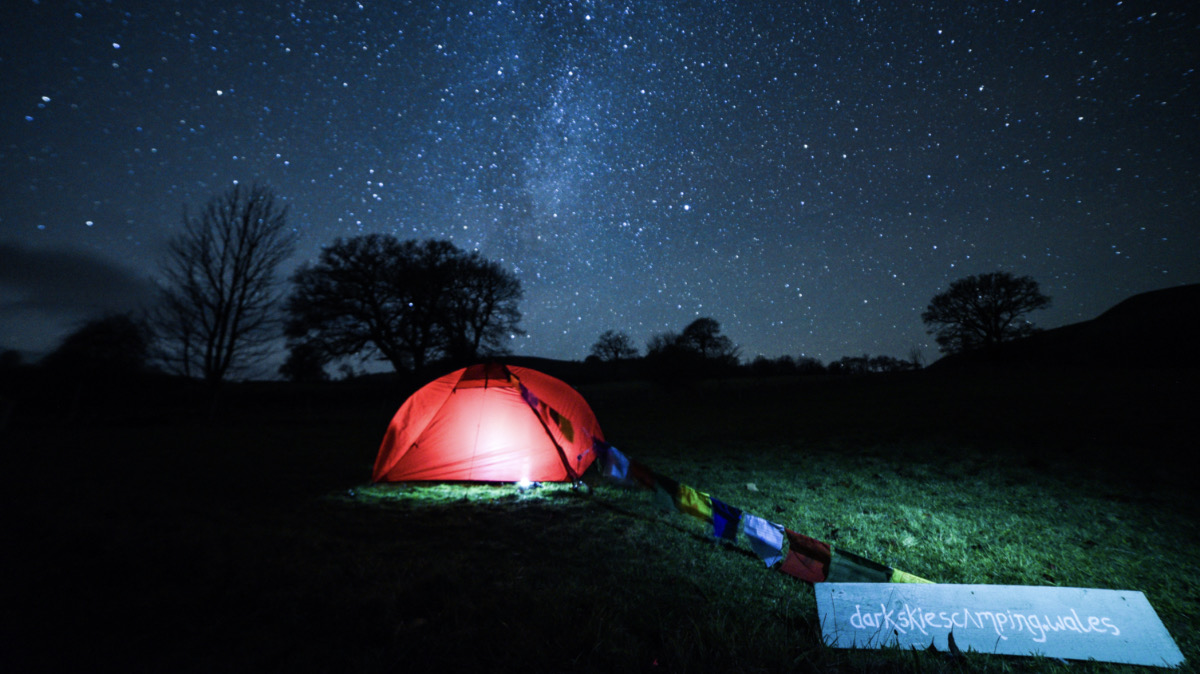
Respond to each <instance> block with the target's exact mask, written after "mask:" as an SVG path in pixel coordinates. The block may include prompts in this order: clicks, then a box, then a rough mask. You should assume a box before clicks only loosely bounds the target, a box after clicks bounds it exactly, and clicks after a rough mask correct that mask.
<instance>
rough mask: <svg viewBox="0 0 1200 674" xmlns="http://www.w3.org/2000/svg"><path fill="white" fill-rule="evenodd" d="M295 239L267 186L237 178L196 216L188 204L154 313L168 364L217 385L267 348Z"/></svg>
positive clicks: (170, 248)
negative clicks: (283, 267) (280, 280)
mask: <svg viewBox="0 0 1200 674" xmlns="http://www.w3.org/2000/svg"><path fill="white" fill-rule="evenodd" d="M295 244H296V235H295V233H294V232H292V231H291V230H289V229H288V226H287V208H286V207H281V206H279V205H277V204H276V202H275V196H274V194H273V193H272V192H271V190H269V189H268V188H265V187H261V186H258V185H255V186H253V187H250V188H245V187H242V186H240V185H235V186H233V187H232V188H230V189H228V190H226V191H225V192H224V193H223V194H221V195H219V196H216V197H214V198H213V199H211V200H210V201H209V202H208V204H207V205H206V206H205V208H204V210H203V211H202V212H201V213H200V215H199V216H196V217H192V216H190V215H189V214H188V212H187V209H186V207H185V208H184V213H183V232H182V233H180V234H179V235H178V236H176V237H174V238H173V239H171V241H170V243H169V244H168V248H167V255H166V259H165V262H164V263H163V267H162V273H163V277H164V280H165V283H164V285H163V286H162V290H161V292H162V297H161V301H160V303H159V305H158V307H157V309H156V311H155V313H154V315H153V325H154V328H155V332H156V334H157V337H158V339H159V340H160V343H161V344H160V345H161V347H162V350H161V354H160V357H161V359H162V361H163V364H164V365H165V366H166V367H167V369H168V370H171V371H173V372H176V373H179V374H183V375H185V376H188V377H199V378H201V379H203V380H204V381H205V382H208V383H209V384H211V385H216V384H219V383H220V382H221V381H223V380H225V379H226V378H227V377H228V376H230V375H231V374H233V373H235V372H240V371H242V370H243V369H244V368H245V367H247V366H249V365H251V364H253V363H255V362H256V361H258V360H259V359H260V358H261V357H262V356H265V355H266V354H267V353H268V352H269V350H270V349H271V348H272V346H273V345H272V344H271V343H270V342H271V341H272V340H273V339H274V338H275V337H276V334H277V333H276V332H275V331H276V330H277V328H278V317H277V314H276V305H277V303H278V301H279V299H280V294H279V289H278V284H277V279H276V277H275V273H276V269H277V268H278V267H279V264H280V263H281V262H283V261H284V260H285V259H286V258H287V257H288V256H289V255H291V253H292V250H293V249H294V248H295Z"/></svg>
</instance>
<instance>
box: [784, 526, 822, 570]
mask: <svg viewBox="0 0 1200 674" xmlns="http://www.w3.org/2000/svg"><path fill="white" fill-rule="evenodd" d="M783 534H784V536H786V537H787V541H788V553H787V556H786V557H784V558H783V564H782V565H781V566H780V567H779V570H780V571H781V572H783V573H786V574H787V575H789V576H792V577H794V578H799V579H800V580H803V581H806V582H809V583H823V582H825V578H826V577H827V576H828V575H829V562H830V551H829V544H828V543H824V542H822V541H818V540H817V539H815V538H810V537H808V536H805V535H804V534H798V533H796V532H795V531H792V530H791V529H784V530H783Z"/></svg>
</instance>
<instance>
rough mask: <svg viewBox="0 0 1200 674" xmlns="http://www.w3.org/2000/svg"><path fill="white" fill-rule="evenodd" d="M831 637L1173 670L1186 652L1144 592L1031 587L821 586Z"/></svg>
mask: <svg viewBox="0 0 1200 674" xmlns="http://www.w3.org/2000/svg"><path fill="white" fill-rule="evenodd" d="M813 588H814V589H815V591H816V595H817V612H818V615H819V616H820V620H821V632H822V635H823V637H824V640H825V643H826V644H828V645H830V646H833V647H835V648H881V647H885V646H889V647H890V646H899V647H901V648H910V647H913V648H918V649H924V648H928V647H929V646H930V645H931V644H932V645H933V647H934V648H936V649H938V650H942V651H948V650H950V637H951V634H953V640H954V645H955V646H956V647H957V648H958V650H960V651H964V652H965V651H967V650H968V649H969V650H972V651H977V652H982V653H999V654H1003V655H1043V656H1046V657H1053V658H1066V659H1071V660H1088V659H1094V660H1099V661H1102V662H1119V663H1124V664H1131V665H1157V666H1160V667H1174V666H1176V665H1179V664H1181V663H1183V654H1182V653H1181V652H1180V651H1179V647H1178V646H1176V645H1175V641H1174V640H1173V639H1171V635H1170V634H1168V633H1167V629H1166V627H1164V626H1163V624H1162V621H1161V620H1160V619H1159V617H1158V614H1157V613H1155V612H1154V609H1153V608H1152V607H1151V606H1150V602H1148V601H1146V596H1145V595H1144V594H1142V593H1141V592H1133V591H1126V590H1089V589H1084V588H1075V587H1034V586H1027V585H937V584H924V583H914V584H906V583H817V584H816V585H814V586H813Z"/></svg>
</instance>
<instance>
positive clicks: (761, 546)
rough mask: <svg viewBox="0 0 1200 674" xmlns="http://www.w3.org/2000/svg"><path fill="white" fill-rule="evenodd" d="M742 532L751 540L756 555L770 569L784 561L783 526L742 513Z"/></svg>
mask: <svg viewBox="0 0 1200 674" xmlns="http://www.w3.org/2000/svg"><path fill="white" fill-rule="evenodd" d="M742 524H743V527H742V531H743V533H745V534H746V538H748V539H750V547H751V548H752V549H753V550H754V554H756V555H758V558H759V559H761V560H762V561H763V563H765V564H766V565H767V566H768V567H771V566H775V564H776V563H777V562H778V561H779V560H781V559H783V552H782V550H783V525H782V524H775V523H774V522H768V521H767V520H764V519H763V518H761V517H759V516H757V515H751V514H750V513H742Z"/></svg>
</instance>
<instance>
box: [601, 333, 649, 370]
mask: <svg viewBox="0 0 1200 674" xmlns="http://www.w3.org/2000/svg"><path fill="white" fill-rule="evenodd" d="M592 355H593V356H595V357H596V358H597V359H599V360H601V361H603V362H606V363H619V362H620V361H622V360H626V359H629V358H637V355H638V350H637V347H636V346H634V345H633V340H632V339H631V338H630V337H629V335H627V334H625V333H624V332H618V331H616V330H605V331H604V332H602V333H600V337H599V338H598V339H596V343H595V344H592Z"/></svg>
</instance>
